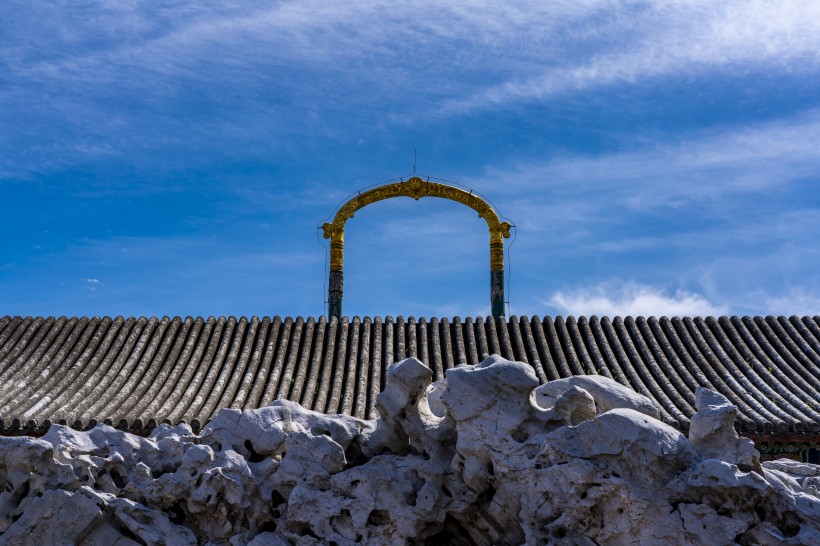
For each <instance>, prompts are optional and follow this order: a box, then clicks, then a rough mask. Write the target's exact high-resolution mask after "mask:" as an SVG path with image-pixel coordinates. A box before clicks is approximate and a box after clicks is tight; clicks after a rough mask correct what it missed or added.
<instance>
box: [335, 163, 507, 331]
mask: <svg viewBox="0 0 820 546" xmlns="http://www.w3.org/2000/svg"><path fill="white" fill-rule="evenodd" d="M393 197H412V198H413V199H415V200H417V201H418V200H419V199H421V198H422V197H438V198H441V199H449V200H450V201H455V202H457V203H461V204H463V205H466V206H468V207H470V208H471V209H473V210H475V211H476V212H477V213H478V216H479V217H481V218H483V219H484V221H485V222H487V229H488V230H489V232H490V233H489V234H490V299H491V305H492V314H493V317H496V318H497V317H501V316H503V315H504V239H505V238H508V237H509V236H510V228H511V227H512V226H511V225H510V223H509V222H504V221H501V219H500V218H499V217H498V214H497V213H496V212H495V209H493V207H492V206H490V204H489V203H487V201H485V200H484V199H482V198H481V197H479V196H477V195H475V194H474V193H473V192H471V191H465V190H463V189H461V188H458V187H456V186H451V185H448V184H442V183H439V182H429V181H424V180H422V179H421V178H419V177H415V176H414V177H413V178H410V179H408V180H406V181H402V182H394V183H392V184H385V185H383V186H378V187H375V188H372V189H370V190H367V191H365V192H364V193H359V194H357V195H356V196H355V197H353V198H352V199H350V200H349V201H347V202H346V203H344V204H343V205H342V206H341V207H340V208H339V210H338V212H336V215H335V216H334V217H333V222H330V223H328V222H325V223H324V224H322V232H323V234H324V238H325V239H330V283H329V289H328V304H329V308H328V314H329V315H330V316H331V317H333V316H335V317H337V318H339V319H341V316H342V290H343V274H342V271H343V269H344V230H345V223H346V222H347V221H348V220H349V219H351V218H353V215H354V214H355V213H356V211H358V210H359V209H361V208H363V207H366V206H367V205H370V204H372V203H376V202H378V201H383V200H385V199H392V198H393Z"/></svg>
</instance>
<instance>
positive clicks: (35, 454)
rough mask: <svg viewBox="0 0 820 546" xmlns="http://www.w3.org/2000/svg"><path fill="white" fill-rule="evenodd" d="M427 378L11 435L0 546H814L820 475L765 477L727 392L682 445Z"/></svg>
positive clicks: (527, 382) (578, 393)
mask: <svg viewBox="0 0 820 546" xmlns="http://www.w3.org/2000/svg"><path fill="white" fill-rule="evenodd" d="M431 380H432V373H431V372H430V370H429V369H427V368H426V367H425V366H424V365H422V364H421V362H419V361H418V360H415V359H406V360H403V361H401V362H398V363H395V364H393V365H392V366H391V367H390V368H389V369H388V371H387V386H386V388H385V389H384V391H383V392H382V393H381V394H380V395H379V396H378V399H377V403H376V408H377V409H378V411H379V414H380V416H379V418H378V419H375V420H371V421H364V420H361V419H355V418H352V417H346V416H341V415H324V414H320V413H316V412H313V411H309V410H306V409H304V408H302V407H301V406H299V405H298V404H295V403H293V402H288V401H284V400H279V401H276V402H273V403H272V404H271V405H270V406H268V407H265V408H261V409H258V410H253V411H246V412H241V411H237V410H222V411H221V412H220V413H219V414H218V415H217V416H216V418H214V419H213V421H212V422H211V423H210V424H208V426H206V427H205V429H203V431H202V433H201V434H200V435H196V434H194V433H193V432H192V430H191V429H190V427H188V426H185V425H180V426H177V427H170V426H167V425H161V426H160V427H158V428H157V429H155V430H154V432H153V433H152V434H151V436H149V437H148V438H139V437H136V436H133V435H130V434H127V433H124V432H121V431H118V430H115V429H113V428H111V427H108V426H105V425H98V426H97V427H95V428H94V429H92V430H90V431H88V432H80V431H76V430H73V429H70V428H68V427H65V426H59V425H54V426H52V427H51V429H50V430H49V431H48V433H47V434H46V435H45V436H43V437H42V438H40V439H35V438H27V437H18V438H0V481H2V483H4V484H5V487H4V488H3V490H2V491H0V546H2V545H4V544H30V543H38V544H91V545H98V544H99V545H109V544H115V545H119V546H131V545H133V544H149V545H154V544H157V545H159V544H181V545H185V544H197V543H199V544H211V545H232V546H244V545H246V544H250V545H253V546H285V545H294V544H295V545H319V544H330V543H336V544H338V545H340V546H341V545H356V544H376V545H380V544H385V545H387V544H390V545H392V544H410V543H414V544H421V543H425V542H428V543H437V544H441V543H447V544H454V545H466V544H476V545H488V546H489V545H491V544H547V543H549V544H562V545H566V544H570V545H572V544H575V545H593V544H613V545H634V544H673V545H674V544H680V545H684V544H685V545H704V546H705V545H711V544H732V543H737V544H741V545H752V544H793V545H810V544H811V545H816V544H818V543H820V496H818V485H820V467H818V466H816V465H808V464H801V463H795V462H790V461H774V462H767V463H764V464H763V465H762V466H761V465H760V464H759V463H758V461H759V458H758V456H757V453H756V452H754V451H753V450H752V449H751V447H750V444H749V443H748V442H747V441H746V440H745V439H743V438H740V437H738V435H737V433H736V432H735V431H734V428H733V425H734V416H735V408H734V407H733V406H732V405H731V404H729V403H728V401H726V400H725V399H724V398H723V397H721V396H719V395H716V394H714V393H711V392H709V391H705V390H702V391H699V392H698V396H697V409H698V412H697V413H696V414H695V416H694V417H693V418H692V425H691V427H690V432H689V439H687V438H686V437H685V436H684V435H683V434H681V433H680V432H679V431H677V430H675V429H673V428H671V427H669V426H668V425H665V424H663V423H662V422H660V421H659V420H658V419H657V418H656V417H657V412H656V410H657V408H654V406H652V405H651V403H649V404H647V400H645V399H643V398H642V397H640V396H639V395H637V394H634V393H631V392H629V391H627V390H625V389H624V388H623V387H621V386H617V387H616V386H615V384H613V383H612V382H611V381H609V380H606V379H604V378H591V379H590V378H586V379H584V378H579V379H577V380H576V379H575V378H573V380H560V381H557V382H551V383H548V384H546V385H544V386H541V387H538V380H537V378H536V377H535V375H534V374H533V372H532V369H531V368H530V367H529V366H528V365H526V364H523V363H520V362H518V363H517V362H508V361H506V360H504V359H502V358H500V357H498V356H492V357H489V358H488V359H486V360H485V361H484V362H482V363H481V364H478V365H475V366H460V367H457V368H454V369H451V370H448V372H447V373H446V378H445V379H444V380H443V381H441V382H437V383H436V384H431Z"/></svg>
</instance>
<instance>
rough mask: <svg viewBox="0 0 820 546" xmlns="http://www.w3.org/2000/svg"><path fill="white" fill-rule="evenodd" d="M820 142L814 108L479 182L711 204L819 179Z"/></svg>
mask: <svg viewBox="0 0 820 546" xmlns="http://www.w3.org/2000/svg"><path fill="white" fill-rule="evenodd" d="M819 140H820V111H816V110H812V111H808V112H803V113H802V114H800V115H797V116H793V117H789V118H784V119H779V120H776V121H773V122H767V123H755V124H744V125H740V126H736V127H721V128H718V129H712V130H708V131H706V130H700V131H693V132H690V133H687V134H683V135H678V136H676V137H672V139H670V140H667V141H665V142H661V143H659V144H646V143H643V144H637V145H636V144H635V143H633V144H632V146H631V147H630V149H629V150H628V151H625V152H617V153H604V154H599V155H580V154H577V155H575V154H574V155H566V154H565V155H563V156H558V157H554V158H550V159H547V160H541V161H532V160H530V161H527V162H526V163H522V164H520V165H515V166H510V167H490V168H488V169H487V172H486V175H485V176H484V177H483V179H482V180H481V181H477V182H476V184H477V185H478V187H480V188H482V189H488V188H491V187H493V186H497V185H498V184H504V186H505V188H507V189H508V190H513V192H514V193H513V195H515V196H520V195H521V193H519V192H521V191H527V192H531V191H533V190H539V191H536V196H538V195H539V194H540V195H542V196H544V197H552V196H555V195H590V194H594V195H598V196H600V195H601V192H608V193H610V195H611V197H612V198H614V199H617V201H618V202H619V203H620V204H622V205H625V206H629V207H630V208H633V209H648V208H652V207H657V206H677V205H682V204H691V203H697V204H701V205H704V204H705V205H709V204H712V203H715V199H720V198H725V197H727V196H731V197H732V198H734V197H736V196H738V195H744V194H745V195H749V194H753V193H756V192H759V191H761V190H767V189H771V188H774V187H778V186H787V185H790V184H793V183H794V182H795V181H803V180H806V179H812V178H816V177H817V173H818V172H820V149H819V148H818V145H817V142H818V141H819ZM515 190H518V191H517V192H516V191H515ZM596 201H597V202H598V203H604V202H606V203H611V201H610V200H609V199H608V200H606V201H603V200H600V199H598V200H596ZM578 206H583V203H579V205H578ZM571 211H572V209H570V212H571ZM586 213H589V210H587V211H586ZM575 216H576V217H577V216H578V215H577V214H576V215H575Z"/></svg>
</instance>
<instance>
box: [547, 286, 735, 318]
mask: <svg viewBox="0 0 820 546" xmlns="http://www.w3.org/2000/svg"><path fill="white" fill-rule="evenodd" d="M542 301H543V303H544V304H545V305H547V306H549V307H551V308H553V309H555V310H557V311H558V313H559V314H566V315H574V316H590V315H597V316H607V317H615V316H634V317H637V316H645V317H648V316H657V317H660V316H668V317H683V316H720V315H725V314H726V313H728V312H729V309H728V308H727V307H725V306H721V305H716V304H714V303H712V302H710V301H708V300H707V299H706V298H705V297H704V296H702V295H700V294H695V293H692V292H687V291H685V290H675V291H671V292H670V291H668V290H665V289H663V288H660V287H657V286H650V285H641V284H637V283H635V282H633V281H620V280H610V281H607V282H604V283H601V284H596V285H594V286H588V287H587V286H585V287H580V288H575V289H570V290H559V291H557V292H555V293H553V294H552V295H551V296H550V297H549V298H548V299H546V300H542Z"/></svg>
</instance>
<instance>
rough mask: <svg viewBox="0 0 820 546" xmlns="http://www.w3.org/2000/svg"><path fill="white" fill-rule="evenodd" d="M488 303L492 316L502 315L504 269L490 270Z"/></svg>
mask: <svg viewBox="0 0 820 546" xmlns="http://www.w3.org/2000/svg"><path fill="white" fill-rule="evenodd" d="M490 304H491V306H492V314H493V318H494V319H497V318H503V317H504V270H503V269H502V270H500V271H493V270H491V271H490Z"/></svg>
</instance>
